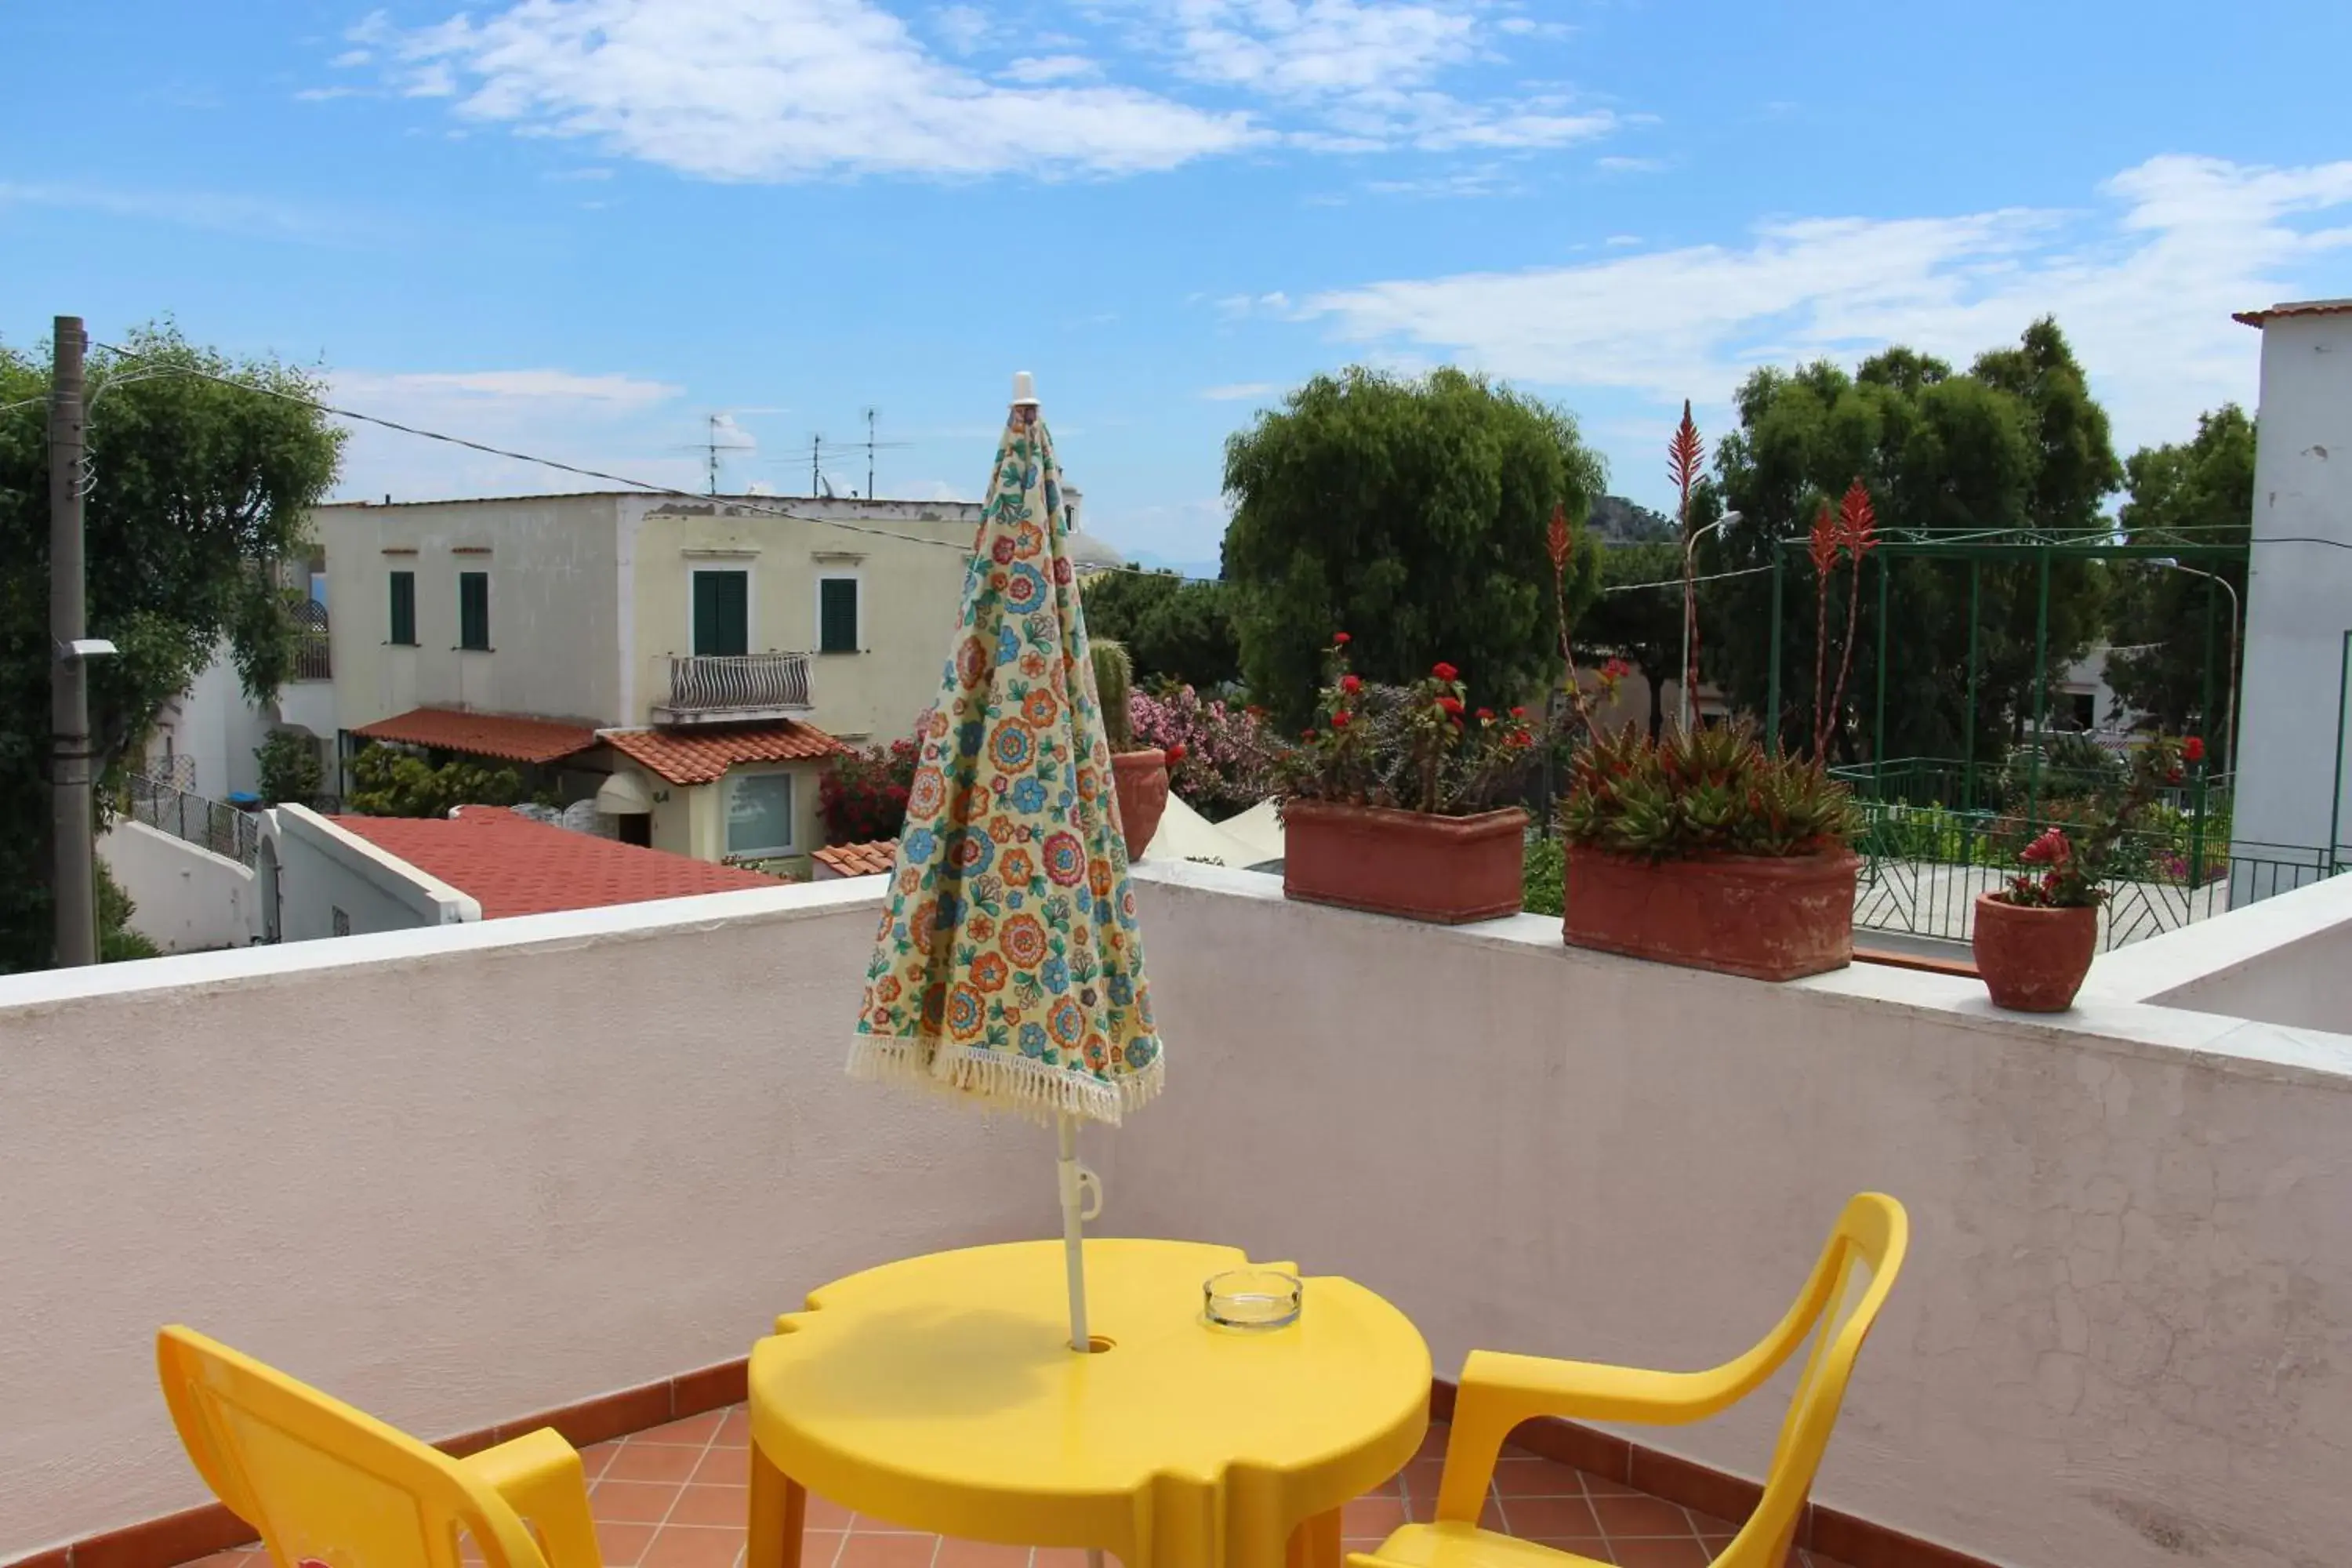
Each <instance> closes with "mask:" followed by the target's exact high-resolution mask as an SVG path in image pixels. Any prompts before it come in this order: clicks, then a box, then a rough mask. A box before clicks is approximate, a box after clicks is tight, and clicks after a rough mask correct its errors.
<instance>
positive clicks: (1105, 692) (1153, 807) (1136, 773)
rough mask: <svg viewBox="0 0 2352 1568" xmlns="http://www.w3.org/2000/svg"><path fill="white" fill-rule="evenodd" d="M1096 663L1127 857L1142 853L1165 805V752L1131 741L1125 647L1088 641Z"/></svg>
mask: <svg viewBox="0 0 2352 1568" xmlns="http://www.w3.org/2000/svg"><path fill="white" fill-rule="evenodd" d="M1090 651H1091V654H1092V657H1093V658H1094V667H1095V698H1096V700H1097V701H1098V702H1099V703H1101V705H1102V720H1103V732H1104V733H1105V735H1107V736H1108V738H1109V741H1110V774H1111V794H1112V795H1114V796H1115V797H1116V798H1117V799H1118V826H1119V834H1120V837H1123V838H1124V839H1126V841H1127V858H1128V859H1129V860H1130V861H1133V860H1140V859H1141V858H1143V852H1144V850H1145V849H1146V848H1148V847H1150V843H1151V836H1152V835H1153V834H1155V833H1157V832H1159V831H1160V817H1161V816H1164V815H1165V814H1166V813H1167V810H1168V764H1169V762H1170V760H1171V759H1170V758H1169V755H1168V753H1167V752H1163V751H1161V750H1160V749H1159V748H1158V747H1156V746H1139V745H1137V744H1136V743H1135V720H1134V715H1133V712H1132V710H1131V709H1130V708H1129V697H1130V696H1131V695H1132V690H1133V688H1134V685H1135V667H1134V665H1133V664H1132V663H1131V662H1130V661H1129V658H1128V657H1127V646H1126V645H1125V644H1124V643H1116V642H1112V641H1110V640H1108V638H1103V639H1097V641H1096V642H1094V643H1093V644H1092V645H1091V649H1090Z"/></svg>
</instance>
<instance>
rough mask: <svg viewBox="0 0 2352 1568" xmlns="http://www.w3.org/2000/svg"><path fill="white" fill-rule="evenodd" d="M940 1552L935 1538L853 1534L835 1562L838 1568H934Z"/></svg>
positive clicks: (851, 1532) (934, 1536)
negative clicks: (933, 1561)
mask: <svg viewBox="0 0 2352 1568" xmlns="http://www.w3.org/2000/svg"><path fill="white" fill-rule="evenodd" d="M939 1550H940V1538H939V1537H938V1536H936V1535H867V1534H866V1533H864V1532H863V1531H850V1533H849V1537H848V1539H847V1540H845V1541H844V1542H842V1543H841V1555H840V1556H839V1557H838V1558H836V1559H835V1563H836V1568H931V1560H932V1559H933V1558H934V1557H936V1556H937V1555H938V1554H939Z"/></svg>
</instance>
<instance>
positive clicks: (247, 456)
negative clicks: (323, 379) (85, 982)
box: [0, 324, 342, 972]
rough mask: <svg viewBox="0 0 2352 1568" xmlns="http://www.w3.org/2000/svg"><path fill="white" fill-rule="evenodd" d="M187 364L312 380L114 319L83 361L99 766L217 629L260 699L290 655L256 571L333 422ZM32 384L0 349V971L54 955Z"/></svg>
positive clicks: (308, 478)
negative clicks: (117, 332) (120, 345)
mask: <svg viewBox="0 0 2352 1568" xmlns="http://www.w3.org/2000/svg"><path fill="white" fill-rule="evenodd" d="M192 373H203V374H192ZM205 375H216V376H226V377H231V378H234V379H236V380H239V381H243V382H246V383H247V384H251V385H254V386H260V387H267V388H271V389H274V390H276V391H278V392H284V393H290V394H294V395H312V394H315V392H316V391H317V390H318V384H317V383H316V381H315V380H314V379H313V378H312V377H311V376H310V374H307V373H305V372H303V371H301V370H299V369H297V368H294V367H291V366H288V365H285V364H282V363H278V362H277V361H274V360H254V361H242V362H240V361H234V360H231V359H229V358H227V357H226V356H225V355H223V354H220V353H215V352H214V351H212V350H210V349H205V348H200V347H197V346H195V345H194V344H191V343H190V342H187V340H186V339H185V338H184V337H183V336H182V335H181V334H180V332H179V331H178V329H177V328H175V327H173V326H171V325H169V324H166V325H164V326H162V327H154V328H146V329H142V330H140V331H134V332H131V334H130V335H129V337H128V339H127V341H126V344H125V352H123V353H114V352H111V351H108V350H103V349H101V350H97V351H94V352H93V353H91V354H90V356H89V398H90V402H89V418H88V424H87V432H88V439H89V473H90V479H89V484H90V489H89V496H88V500H87V501H86V502H85V505H84V528H85V536H86V540H87V543H86V546H85V552H86V556H87V560H88V563H89V565H88V584H89V594H88V602H89V634H90V636H92V637H104V638H107V639H108V640H110V641H111V642H112V643H113V644H114V645H115V647H117V648H118V649H120V650H121V651H120V653H119V655H118V656H116V657H114V658H105V659H100V660H98V661H96V662H95V663H94V664H92V666H91V667H90V676H89V710H90V731H91V735H92V738H93V742H94V745H95V748H96V750H97V752H98V758H99V763H100V766H101V768H112V767H114V766H115V765H116V764H118V763H120V762H121V759H122V757H123V756H124V755H125V754H126V753H127V752H129V750H130V749H131V747H132V746H133V745H134V744H135V743H136V742H139V741H140V740H141V739H142V736H143V735H144V733H145V731H147V729H148V728H149V726H151V725H152V723H153V721H154V716H155V713H156V712H157V710H159V709H160V708H161V707H162V706H163V703H164V702H165V701H167V700H170V699H171V698H172V697H173V696H174V695H176V694H177V693H179V692H181V691H183V690H184V689H186V688H187V686H188V683H189V682H190V681H192V680H194V679H195V677H196V675H197V674H198V673H199V672H200V671H201V670H202V669H203V668H205V665H206V664H208V663H209V662H211V660H212V658H213V656H214V654H215V651H216V650H217V649H218V648H219V647H220V646H221V644H222V642H223V641H224V639H226V642H227V644H228V647H229V651H230V654H231V656H232V658H234V659H235V662H236V669H237V673H238V676H239V677H240V679H242V681H243V683H244V686H245V689H246V693H247V696H248V697H251V698H254V699H256V700H264V699H267V698H268V697H269V696H270V695H272V694H274V693H275V692H276V690H277V689H278V684H279V683H280V682H281V681H282V680H284V679H285V678H286V676H287V674H288V673H289V670H290V668H291V667H292V660H293V657H294V647H295V637H294V623H293V619H292V608H291V605H289V602H288V600H287V598H286V596H285V595H283V594H281V593H280V592H279V591H278V588H277V586H276V583H275V578H274V575H273V568H274V566H275V564H276V563H278V562H279V561H281V560H284V559H287V558H289V557H291V556H294V555H296V554H298V553H299V552H300V551H301V550H302V549H303V548H304V545H305V537H304V535H305V528H306V525H307V521H308V519H309V515H310V509H311V507H313V506H314V505H316V504H317V503H318V501H319V500H320V498H321V497H322V496H323V495H325V493H326V491H327V488H328V486H329V485H330V484H331V483H332V482H333V479H334V475H335V466H336V461H337V457H338V454H339V452H340V451H341V445H342V434H341V431H339V430H338V429H336V428H335V427H334V426H331V425H330V424H329V423H328V422H327V419H326V417H325V416H322V415H320V414H318V413H316V412H315V411H313V410H311V409H310V408H307V407H305V406H303V405H301V404H299V403H293V402H289V401H288V400H287V399H285V398H283V397H272V396H268V395H259V394H257V393H255V392H251V391H247V390H244V389H242V388H240V387H237V386H231V385H224V384H221V383H220V382H217V381H213V380H207V379H205ZM48 382H49V374H48V355H47V352H46V350H43V351H41V352H38V353H20V352H18V351H16V350H14V349H11V348H8V347H6V346H5V345H0V821H5V822H7V823H10V824H12V825H15V826H16V827H17V829H18V830H17V831H15V832H11V833H8V834H5V835H0V972H5V971H11V970H21V969H30V968H37V967H40V966H42V965H45V964H47V963H49V962H50V960H51V957H52V954H53V951H54V949H53V944H52V941H51V931H50V896H49V878H50V874H51V851H50V847H49V840H48V835H47V823H48V820H49V806H48V787H47V764H48V757H47V752H48V735H49V672H50V651H49V649H50V642H49V626H48V614H49V610H48V603H49V593H48V571H49V479H48V433H47V416H48V410H47V394H48ZM106 793H107V792H105V791H103V790H101V791H100V794H101V795H104V794H106ZM33 824H37V825H39V826H37V827H36V828H27V826H26V825H33Z"/></svg>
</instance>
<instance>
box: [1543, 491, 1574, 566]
mask: <svg viewBox="0 0 2352 1568" xmlns="http://www.w3.org/2000/svg"><path fill="white" fill-rule="evenodd" d="M1574 544H1575V538H1574V536H1573V535H1572V534H1571V533H1570V531H1569V527H1568V508H1567V507H1566V506H1564V505H1562V504H1561V503H1559V501H1554V502H1552V507H1551V526H1550V527H1549V528H1548V529H1546V530H1545V531H1544V549H1545V550H1547V551H1549V552H1550V554H1551V569H1552V570H1553V571H1554V572H1565V571H1567V570H1568V555H1569V551H1570V549H1571V548H1572V547H1573V545H1574Z"/></svg>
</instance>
